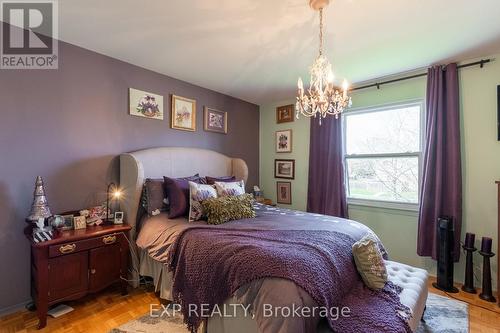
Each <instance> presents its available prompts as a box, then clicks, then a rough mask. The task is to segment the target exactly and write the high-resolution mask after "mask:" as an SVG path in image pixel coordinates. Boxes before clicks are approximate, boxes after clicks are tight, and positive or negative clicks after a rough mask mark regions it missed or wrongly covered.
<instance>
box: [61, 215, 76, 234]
mask: <svg viewBox="0 0 500 333" xmlns="http://www.w3.org/2000/svg"><path fill="white" fill-rule="evenodd" d="M62 217H63V219H64V225H63V226H62V228H61V229H62V230H73V228H74V222H73V217H75V216H74V215H73V214H69V215H63V216H62Z"/></svg>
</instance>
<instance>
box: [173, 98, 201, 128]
mask: <svg viewBox="0 0 500 333" xmlns="http://www.w3.org/2000/svg"><path fill="white" fill-rule="evenodd" d="M171 109H172V114H171V122H170V127H171V128H173V129H177V130H182V131H191V132H195V131H196V100H194V99H190V98H186V97H181V96H177V95H172V107H171Z"/></svg>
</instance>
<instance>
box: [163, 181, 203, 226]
mask: <svg viewBox="0 0 500 333" xmlns="http://www.w3.org/2000/svg"><path fill="white" fill-rule="evenodd" d="M163 180H164V186H165V194H166V195H167V198H168V203H169V206H170V211H169V213H168V218H169V219H174V218H176V217H179V216H185V215H186V214H187V213H188V209H189V182H190V181H191V182H194V183H200V176H199V175H197V174H196V175H194V176H191V177H184V178H169V177H163Z"/></svg>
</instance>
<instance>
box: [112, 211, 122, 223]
mask: <svg viewBox="0 0 500 333" xmlns="http://www.w3.org/2000/svg"><path fill="white" fill-rule="evenodd" d="M123 216H124V214H123V212H115V216H114V220H113V223H114V224H123Z"/></svg>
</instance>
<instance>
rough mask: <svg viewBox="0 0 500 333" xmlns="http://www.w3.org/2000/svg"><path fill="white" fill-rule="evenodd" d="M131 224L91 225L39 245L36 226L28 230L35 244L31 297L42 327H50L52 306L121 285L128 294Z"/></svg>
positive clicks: (59, 234)
mask: <svg viewBox="0 0 500 333" xmlns="http://www.w3.org/2000/svg"><path fill="white" fill-rule="evenodd" d="M130 229H131V227H130V226H129V225H127V224H117V225H114V224H106V225H101V226H89V227H87V229H81V230H68V231H62V232H60V233H58V234H57V235H56V236H55V237H54V239H52V240H49V241H46V242H42V243H35V242H34V241H33V237H32V227H31V226H29V227H27V228H26V229H25V235H26V237H27V238H28V239H29V241H30V242H31V295H32V297H33V300H34V301H35V305H36V309H37V314H38V319H39V323H38V328H39V329H40V328H43V327H45V326H46V324H47V311H48V307H49V306H51V305H54V304H57V303H61V302H63V301H68V300H75V299H78V298H80V297H83V296H85V295H86V294H89V293H94V292H97V291H99V290H101V289H104V288H106V287H108V286H110V285H111V284H114V283H121V287H122V293H123V294H124V295H125V294H126V293H127V281H126V280H124V279H126V278H127V270H128V258H129V245H128V241H127V238H128V231H129V230H130Z"/></svg>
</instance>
